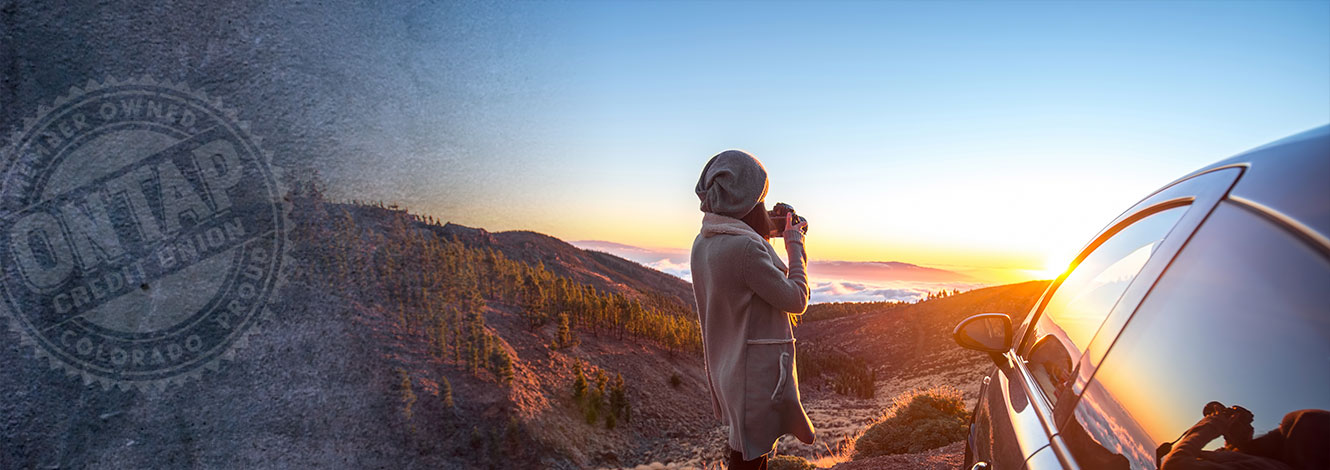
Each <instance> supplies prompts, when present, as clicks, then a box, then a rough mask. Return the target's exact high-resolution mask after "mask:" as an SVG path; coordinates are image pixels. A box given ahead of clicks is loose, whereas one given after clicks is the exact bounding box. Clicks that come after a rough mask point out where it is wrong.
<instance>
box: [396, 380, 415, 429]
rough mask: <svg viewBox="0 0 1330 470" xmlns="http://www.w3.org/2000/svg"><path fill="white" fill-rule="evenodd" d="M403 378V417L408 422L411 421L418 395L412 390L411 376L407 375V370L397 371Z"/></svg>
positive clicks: (401, 387)
mask: <svg viewBox="0 0 1330 470" xmlns="http://www.w3.org/2000/svg"><path fill="white" fill-rule="evenodd" d="M397 372H398V373H399V374H401V376H402V383H401V385H399V388H400V389H401V393H402V415H403V416H406V420H407V422H410V421H411V417H412V411H411V407H412V406H413V405H415V404H416V393H415V392H414V391H412V390H411V375H410V374H407V373H406V370H405V369H397Z"/></svg>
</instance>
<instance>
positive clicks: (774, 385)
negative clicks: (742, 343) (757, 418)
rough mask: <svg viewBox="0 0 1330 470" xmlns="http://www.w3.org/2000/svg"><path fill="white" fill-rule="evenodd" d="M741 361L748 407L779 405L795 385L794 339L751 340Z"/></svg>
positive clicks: (748, 341)
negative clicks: (774, 403) (770, 403)
mask: <svg viewBox="0 0 1330 470" xmlns="http://www.w3.org/2000/svg"><path fill="white" fill-rule="evenodd" d="M746 343H747V347H748V351H747V353H748V354H747V357H746V358H745V360H744V374H745V377H744V381H745V383H746V384H747V386H746V387H745V390H744V398H745V399H746V400H747V401H749V403H752V404H756V403H761V402H764V401H765V402H780V401H782V400H783V399H784V398H785V395H786V393H787V390H788V389H790V388H792V387H791V386H792V385H793V384H794V383H795V380H796V379H795V378H794V339H793V338H786V339H750V340H747V341H746Z"/></svg>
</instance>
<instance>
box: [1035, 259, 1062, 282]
mask: <svg viewBox="0 0 1330 470" xmlns="http://www.w3.org/2000/svg"><path fill="white" fill-rule="evenodd" d="M1069 266H1071V261H1069V260H1068V259H1067V257H1066V256H1064V255H1060V254H1059V255H1049V256H1048V257H1047V258H1045V259H1044V267H1043V269H1036V270H1031V271H1030V274H1032V275H1034V276H1036V277H1037V278H1038V279H1041V280H1043V279H1047V280H1052V279H1057V277H1058V276H1061V275H1062V273H1063V272H1064V271H1066V270H1067V268H1068V267H1069Z"/></svg>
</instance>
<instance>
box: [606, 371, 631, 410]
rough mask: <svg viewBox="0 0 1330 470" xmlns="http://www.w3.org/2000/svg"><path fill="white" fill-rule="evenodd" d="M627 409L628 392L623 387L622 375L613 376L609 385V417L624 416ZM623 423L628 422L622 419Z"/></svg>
mask: <svg viewBox="0 0 1330 470" xmlns="http://www.w3.org/2000/svg"><path fill="white" fill-rule="evenodd" d="M627 408H628V391H627V390H626V389H625V387H624V383H623V374H615V375H614V383H613V384H611V385H610V416H614V417H616V418H617V417H619V416H625V415H626V413H625V412H626V411H627ZM624 421H628V419H627V417H626V416H625V417H624Z"/></svg>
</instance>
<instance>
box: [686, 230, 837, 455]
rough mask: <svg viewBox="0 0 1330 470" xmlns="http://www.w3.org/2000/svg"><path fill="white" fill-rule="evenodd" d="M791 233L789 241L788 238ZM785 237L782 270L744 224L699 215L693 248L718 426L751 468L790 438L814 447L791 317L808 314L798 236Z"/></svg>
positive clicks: (771, 251) (768, 246)
mask: <svg viewBox="0 0 1330 470" xmlns="http://www.w3.org/2000/svg"><path fill="white" fill-rule="evenodd" d="M789 232H793V233H789ZM789 232H787V233H786V238H785V247H786V250H787V252H788V253H789V257H790V266H789V267H788V268H787V267H786V266H785V263H782V262H781V259H780V256H778V255H777V253H776V250H775V249H774V248H772V246H771V244H769V243H767V241H766V240H764V239H762V237H760V236H758V234H757V232H754V231H753V229H751V228H749V227H748V225H747V224H744V223H743V221H741V220H739V219H735V218H733V217H727V216H723V215H718V214H713V213H705V214H704V215H703V218H702V231H701V233H699V234H698V235H697V238H696V239H695V240H694V241H693V251H692V273H693V294H694V295H695V296H696V297H697V311H698V319H699V320H700V321H701V324H702V343H703V351H704V356H705V361H706V367H707V378H708V379H709V382H710V386H711V397H712V406H713V408H714V410H715V412H716V416H717V418H719V419H721V420H722V422H724V423H725V424H728V425H729V426H730V435H729V444H730V447H731V448H733V449H735V450H739V451H741V452H743V458H744V460H751V459H754V458H757V457H759V456H761V455H763V454H766V453H769V452H771V450H772V449H773V448H774V447H775V444H776V440H777V439H779V438H780V437H781V436H783V435H785V434H792V435H794V436H795V437H797V438H799V440H800V441H803V442H805V443H809V444H811V443H812V442H813V424H812V423H811V422H810V421H809V420H808V414H807V413H806V412H804V408H803V404H802V403H800V401H799V380H798V373H797V368H796V367H795V346H794V329H793V326H792V325H791V323H790V315H791V314H795V315H798V314H802V313H803V312H804V309H805V308H806V307H807V306H808V295H809V290H808V278H807V275H806V273H805V268H806V261H805V254H804V246H803V236H802V233H799V232H798V231H797V230H790V231H789Z"/></svg>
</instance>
